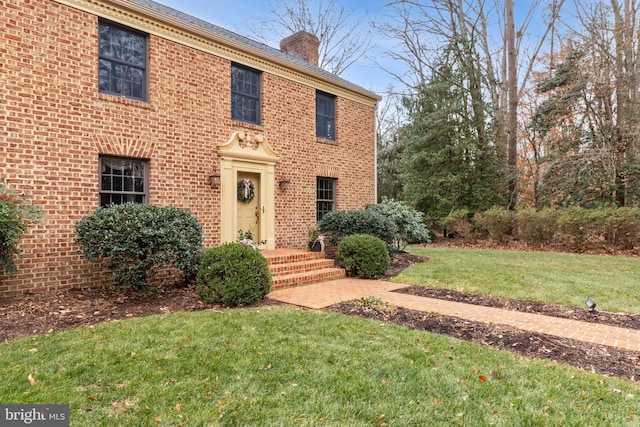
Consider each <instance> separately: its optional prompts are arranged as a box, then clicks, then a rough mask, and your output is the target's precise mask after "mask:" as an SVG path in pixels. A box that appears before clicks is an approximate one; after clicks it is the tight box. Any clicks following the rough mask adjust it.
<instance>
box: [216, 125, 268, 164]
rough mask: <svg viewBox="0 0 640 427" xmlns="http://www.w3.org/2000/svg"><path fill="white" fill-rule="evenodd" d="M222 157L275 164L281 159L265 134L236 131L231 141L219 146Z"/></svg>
mask: <svg viewBox="0 0 640 427" xmlns="http://www.w3.org/2000/svg"><path fill="white" fill-rule="evenodd" d="M218 152H219V153H220V158H221V159H236V160H245V161H252V162H256V163H271V164H275V163H277V162H278V160H280V158H279V157H278V155H277V154H276V152H275V151H273V149H272V148H271V146H270V145H269V143H268V142H267V140H266V138H265V137H264V135H261V134H255V135H254V134H249V133H247V132H244V131H236V132H234V133H233V134H232V135H231V138H230V139H229V141H227V142H225V143H224V144H222V145H219V146H218Z"/></svg>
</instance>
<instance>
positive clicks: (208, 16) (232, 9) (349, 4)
mask: <svg viewBox="0 0 640 427" xmlns="http://www.w3.org/2000/svg"><path fill="white" fill-rule="evenodd" d="M155 1H156V2H158V3H161V4H164V5H165V6H169V7H171V8H173V9H176V10H179V11H181V12H184V13H187V14H189V15H192V16H195V17H196V18H200V19H202V20H204V21H207V22H210V23H212V24H215V25H218V26H220V27H223V28H226V29H227V30H230V31H234V32H236V33H239V34H242V35H246V36H249V37H251V30H250V29H249V28H248V26H249V25H250V24H251V23H252V22H254V21H256V20H258V19H259V18H260V17H263V16H264V15H266V14H267V13H268V11H269V9H271V7H270V3H269V1H268V0H155ZM340 4H342V5H344V7H345V9H346V10H348V11H351V10H353V14H354V16H356V15H357V16H362V17H366V18H365V19H367V21H370V20H372V19H376V17H379V16H380V15H381V14H382V12H381V11H382V7H383V5H384V1H382V0H344V1H340ZM255 38H256V39H257V37H255ZM267 44H269V45H270V46H271V47H274V48H279V45H280V40H268V41H267ZM386 66H388V67H390V68H394V64H387V65H386ZM340 77H342V78H344V79H346V80H348V81H350V82H352V83H354V84H356V85H358V86H361V87H363V88H365V89H368V90H371V91H373V92H376V93H381V92H383V91H384V90H385V89H386V88H387V87H388V85H389V84H390V83H391V82H392V78H391V76H390V75H389V74H388V73H387V72H385V71H384V70H381V69H380V68H379V67H377V66H376V65H375V64H374V62H373V61H371V60H368V59H362V60H360V61H359V62H358V63H356V64H354V65H352V66H351V67H350V68H349V69H347V70H346V71H345V72H344V73H342V74H341V76H340Z"/></svg>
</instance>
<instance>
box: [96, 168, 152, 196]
mask: <svg viewBox="0 0 640 427" xmlns="http://www.w3.org/2000/svg"><path fill="white" fill-rule="evenodd" d="M145 166H146V162H145V161H141V160H134V159H124V158H111V157H104V158H101V159H100V183H101V188H100V192H101V193H100V205H101V206H107V205H109V204H111V203H115V204H119V203H125V202H135V203H145V200H146V193H145V189H146V188H147V185H146V183H145V180H146V174H145Z"/></svg>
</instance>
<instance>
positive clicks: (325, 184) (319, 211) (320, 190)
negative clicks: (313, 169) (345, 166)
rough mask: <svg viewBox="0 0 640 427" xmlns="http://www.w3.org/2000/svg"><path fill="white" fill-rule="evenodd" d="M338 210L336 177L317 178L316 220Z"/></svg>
mask: <svg viewBox="0 0 640 427" xmlns="http://www.w3.org/2000/svg"><path fill="white" fill-rule="evenodd" d="M335 210H336V179H335V178H324V177H317V178H316V221H320V220H321V219H322V217H323V216H325V215H326V214H328V213H329V212H333V211H335Z"/></svg>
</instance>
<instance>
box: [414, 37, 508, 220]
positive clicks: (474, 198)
mask: <svg viewBox="0 0 640 427" xmlns="http://www.w3.org/2000/svg"><path fill="white" fill-rule="evenodd" d="M466 43H467V42H465V41H464V40H454V41H453V42H452V43H451V44H450V45H449V46H448V47H447V49H445V50H444V51H443V53H442V55H441V56H440V58H439V60H438V61H437V64H436V66H435V67H434V68H433V72H432V74H431V77H430V79H429V81H428V82H427V83H426V84H424V85H423V86H421V87H420V88H419V90H418V94H417V95H416V96H415V97H414V98H410V99H409V98H407V99H405V106H406V107H407V109H408V113H409V117H410V123H409V124H408V125H407V126H405V128H404V129H403V132H402V138H403V143H404V148H403V151H402V166H403V194H404V198H405V200H407V201H408V202H409V203H411V204H412V205H413V206H415V207H416V209H418V210H421V211H422V212H425V214H427V217H428V218H430V219H432V220H439V219H441V218H443V217H445V216H446V215H447V214H448V213H449V212H450V211H451V210H454V209H460V208H466V209H468V210H470V211H475V210H477V209H488V208H490V207H491V206H494V205H500V206H506V204H505V203H506V200H505V196H506V194H507V192H506V190H507V187H506V184H507V168H506V162H505V160H504V154H503V153H500V152H499V151H500V150H498V148H497V146H496V143H495V140H493V137H492V135H493V132H492V131H491V127H490V126H488V125H486V124H487V123H491V122H492V120H491V117H488V115H489V114H490V112H491V108H490V106H489V105H488V104H487V103H485V102H484V101H482V100H480V101H478V98H477V96H472V91H477V87H475V85H476V84H477V83H476V80H475V79H474V78H473V77H476V76H477V69H474V67H473V63H472V61H469V60H468V57H466V56H465V55H461V52H465V53H467V52H468V51H469V45H468V44H466ZM463 59H464V60H463ZM478 102H482V105H478ZM479 124H482V125H479Z"/></svg>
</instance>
